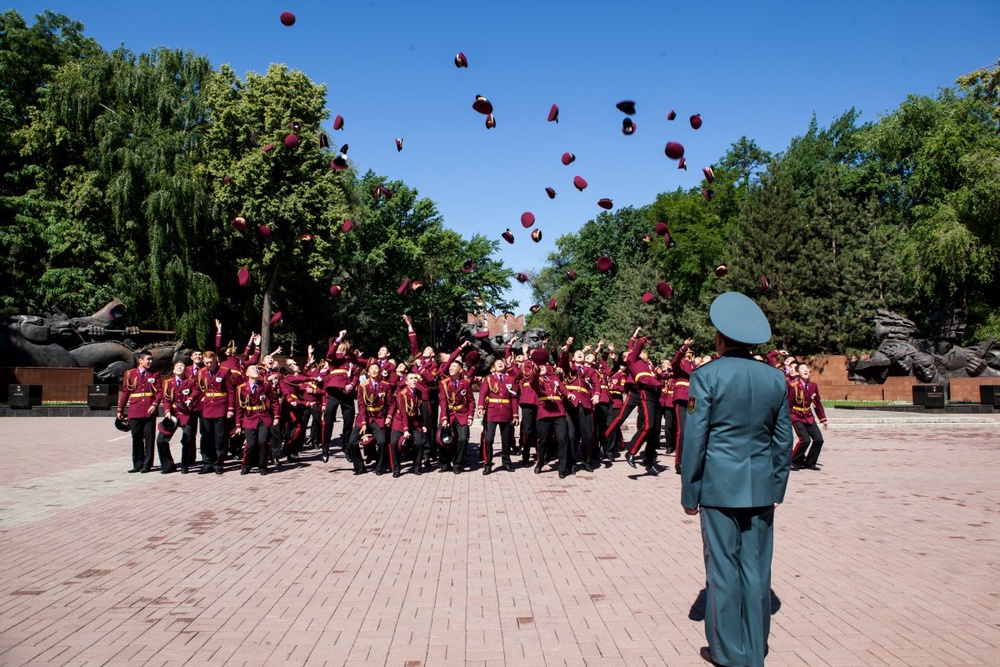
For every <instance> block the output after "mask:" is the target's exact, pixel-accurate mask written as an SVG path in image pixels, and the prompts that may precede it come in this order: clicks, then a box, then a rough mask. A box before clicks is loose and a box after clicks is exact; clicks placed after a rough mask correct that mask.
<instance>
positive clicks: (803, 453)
mask: <svg viewBox="0 0 1000 667" xmlns="http://www.w3.org/2000/svg"><path fill="white" fill-rule="evenodd" d="M792 428H794V429H795V435H797V436H799V441H798V442H797V443H795V449H793V450H792V463H793V464H795V465H800V466H805V467H807V468H808V467H809V466H814V465H816V462H817V461H818V460H819V453H820V451H821V450H822V449H823V432H822V431H821V430H820V429H819V424H816V423H813V424H807V423H805V422H800V421H793V422H792ZM810 444H811V445H812V446H811V447H810Z"/></svg>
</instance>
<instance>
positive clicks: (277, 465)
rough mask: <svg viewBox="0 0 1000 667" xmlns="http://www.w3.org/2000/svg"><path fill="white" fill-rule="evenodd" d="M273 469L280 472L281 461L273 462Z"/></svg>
mask: <svg viewBox="0 0 1000 667" xmlns="http://www.w3.org/2000/svg"><path fill="white" fill-rule="evenodd" d="M274 469H275V470H281V461H275V462H274Z"/></svg>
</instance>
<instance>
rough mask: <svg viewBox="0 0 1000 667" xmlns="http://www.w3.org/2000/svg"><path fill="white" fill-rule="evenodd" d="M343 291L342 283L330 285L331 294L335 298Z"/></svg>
mask: <svg viewBox="0 0 1000 667" xmlns="http://www.w3.org/2000/svg"><path fill="white" fill-rule="evenodd" d="M342 291H343V290H342V289H341V288H340V285H330V296H332V297H333V298H334V299H336V298H337V297H339V296H340V293H341V292H342Z"/></svg>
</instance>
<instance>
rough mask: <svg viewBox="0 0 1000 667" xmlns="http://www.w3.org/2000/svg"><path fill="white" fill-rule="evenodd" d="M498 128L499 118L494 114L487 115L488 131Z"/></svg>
mask: <svg viewBox="0 0 1000 667" xmlns="http://www.w3.org/2000/svg"><path fill="white" fill-rule="evenodd" d="M496 126H497V117H496V116H494V115H493V114H487V115H486V129H487V130H492V129H493V128H494V127H496Z"/></svg>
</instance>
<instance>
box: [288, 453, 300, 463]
mask: <svg viewBox="0 0 1000 667" xmlns="http://www.w3.org/2000/svg"><path fill="white" fill-rule="evenodd" d="M300 460H301V459H300V458H299V456H298V454H289V455H288V462H289V463H298V462H299V461H300Z"/></svg>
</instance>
